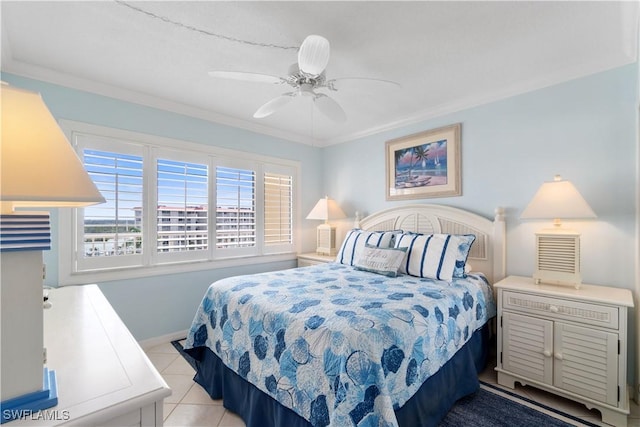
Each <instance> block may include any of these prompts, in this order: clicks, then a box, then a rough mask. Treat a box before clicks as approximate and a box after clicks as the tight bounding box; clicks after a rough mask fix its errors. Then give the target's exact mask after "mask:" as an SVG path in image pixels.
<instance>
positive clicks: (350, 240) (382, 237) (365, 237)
mask: <svg viewBox="0 0 640 427" xmlns="http://www.w3.org/2000/svg"><path fill="white" fill-rule="evenodd" d="M399 233H401V232H399V231H363V230H360V229H357V228H354V229H353V230H351V231H349V232H348V233H347V235H346V237H345V238H344V241H343V242H342V246H340V250H339V251H338V255H336V262H339V263H340V264H346V265H353V263H354V262H355V260H356V259H357V258H358V255H359V253H360V252H361V251H362V250H363V249H364V247H365V246H366V245H367V244H369V245H371V246H375V247H378V248H392V247H393V245H394V242H395V237H396V235H397V234H399Z"/></svg>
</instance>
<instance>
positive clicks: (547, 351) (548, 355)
mask: <svg viewBox="0 0 640 427" xmlns="http://www.w3.org/2000/svg"><path fill="white" fill-rule="evenodd" d="M542 354H544V357H551V352H550V351H549V350H545V351H543V352H542Z"/></svg>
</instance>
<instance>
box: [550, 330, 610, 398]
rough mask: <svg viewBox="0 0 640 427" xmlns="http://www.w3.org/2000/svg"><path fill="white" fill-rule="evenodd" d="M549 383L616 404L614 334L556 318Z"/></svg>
mask: <svg viewBox="0 0 640 427" xmlns="http://www.w3.org/2000/svg"><path fill="white" fill-rule="evenodd" d="M554 337H555V338H554V359H555V372H554V378H553V383H554V384H553V385H554V386H556V387H559V388H562V389H564V390H568V391H571V392H573V393H577V394H579V395H581V396H586V397H590V398H592V399H595V400H598V401H600V402H605V403H608V404H610V405H617V404H618V400H617V394H618V390H617V387H618V334H614V333H610V332H604V331H598V330H595V329H587V328H583V327H580V326H574V325H568V324H566V323H561V322H556V323H555V327H554Z"/></svg>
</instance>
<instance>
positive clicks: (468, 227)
mask: <svg viewBox="0 0 640 427" xmlns="http://www.w3.org/2000/svg"><path fill="white" fill-rule="evenodd" d="M495 214H496V215H495V217H494V219H493V221H492V220H489V219H487V218H485V217H482V216H480V215H477V214H475V213H473V212H469V211H465V210H463V209H459V208H454V207H451V206H442V205H428V204H425V205H405V206H399V207H397V208H391V209H385V210H383V211H380V212H377V213H374V214H371V215H369V216H367V217H365V218H363V219H361V220H359V221H357V222H356V226H357V227H359V228H361V229H363V230H367V231H389V230H403V231H411V232H414V233H423V234H430V233H446V234H474V235H475V236H476V240H475V241H474V242H473V245H472V246H471V250H470V251H469V258H468V263H469V264H470V265H471V267H472V268H473V270H475V271H481V272H483V273H484V274H485V276H487V278H488V279H489V281H490V282H491V283H495V282H497V281H498V280H501V279H503V278H504V277H505V275H506V233H505V221H504V209H502V208H497V209H496V210H495Z"/></svg>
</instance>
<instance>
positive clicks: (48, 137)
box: [0, 84, 105, 211]
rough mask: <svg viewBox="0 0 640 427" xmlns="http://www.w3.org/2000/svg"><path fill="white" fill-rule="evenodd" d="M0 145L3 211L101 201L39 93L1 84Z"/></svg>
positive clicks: (100, 196)
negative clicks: (15, 208)
mask: <svg viewBox="0 0 640 427" xmlns="http://www.w3.org/2000/svg"><path fill="white" fill-rule="evenodd" d="M1 147H2V151H1V156H2V157H1V160H0V161H1V168H0V170H1V176H0V201H1V202H2V206H3V210H4V211H7V210H11V209H12V208H14V207H80V206H87V205H92V204H96V203H103V202H104V201H105V199H104V198H103V197H102V195H101V194H100V192H99V191H98V189H97V188H96V186H95V185H94V183H93V181H91V178H90V177H89V175H88V174H87V172H86V171H85V169H84V167H83V166H82V163H81V162H80V159H79V158H78V156H77V155H76V153H75V152H74V150H73V148H72V147H71V144H69V142H68V141H67V138H66V137H65V135H64V133H63V132H62V130H61V129H60V127H59V126H58V123H57V122H56V121H55V119H54V118H53V116H52V115H51V113H50V112H49V110H48V109H47V107H46V105H45V104H44V101H43V100H42V98H41V97H40V95H39V94H37V93H34V92H29V91H25V90H21V89H16V88H14V87H11V86H9V85H6V84H2V144H1Z"/></svg>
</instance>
